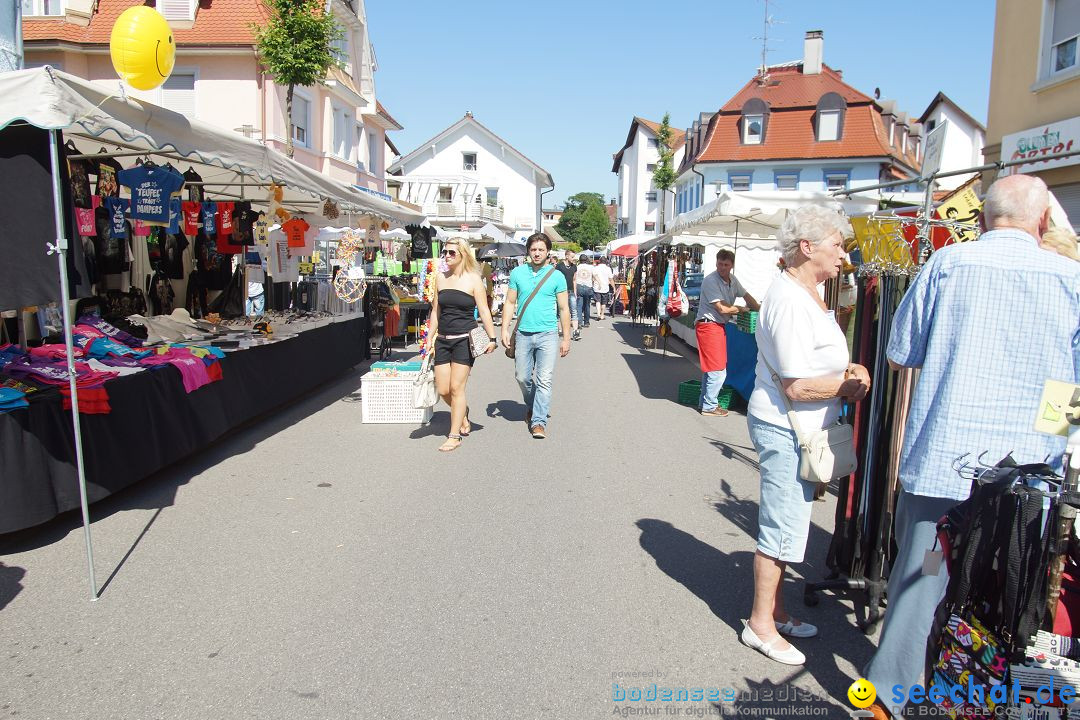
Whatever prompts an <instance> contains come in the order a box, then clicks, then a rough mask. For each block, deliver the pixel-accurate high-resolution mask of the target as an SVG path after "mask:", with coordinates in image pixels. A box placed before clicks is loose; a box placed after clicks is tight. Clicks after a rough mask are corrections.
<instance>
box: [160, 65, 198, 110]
mask: <svg viewBox="0 0 1080 720" xmlns="http://www.w3.org/2000/svg"><path fill="white" fill-rule="evenodd" d="M161 106H162V107H166V108H168V109H169V110H173V111H175V112H178V113H180V114H181V115H185V116H187V117H194V116H195V75H194V74H193V73H175V72H174V73H173V74H172V75H170V76H169V78H168V79H167V80H165V82H164V83H162V85H161Z"/></svg>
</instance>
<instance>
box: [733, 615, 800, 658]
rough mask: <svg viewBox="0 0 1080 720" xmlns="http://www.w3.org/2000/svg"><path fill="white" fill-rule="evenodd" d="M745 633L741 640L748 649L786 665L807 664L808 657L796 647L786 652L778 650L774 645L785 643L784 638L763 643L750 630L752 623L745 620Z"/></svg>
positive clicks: (776, 638)
mask: <svg viewBox="0 0 1080 720" xmlns="http://www.w3.org/2000/svg"><path fill="white" fill-rule="evenodd" d="M742 623H743V631H742V635H741V636H740V638H741V639H742V641H743V644H744V645H746V646H747V647H750V648H753V649H754V650H757V651H758V652H759V653H761V654H762V655H764V656H765V657H767V658H769V659H770V660H775V661H776V662H779V663H784V664H785V665H803V664H805V663H806V656H805V655H803V654H802V653H801V652H799V651H798V650H796V649H795V646H794V645H791V646H789V647H788V648H787V649H786V650H777V649H776V648H775V647H773V646H774V645H776V643H778V642H783V638H781V637H780V636H779V635H778V636H777V637H775V638H773V639H772V640H770V641H769V642H765V641H763V640H762V639H761V638H759V637H758V636H757V634H756V633H755V632H754V631H753V630H751V629H750V622H749V621H748V620H743V621H742Z"/></svg>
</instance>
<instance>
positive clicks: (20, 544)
mask: <svg viewBox="0 0 1080 720" xmlns="http://www.w3.org/2000/svg"><path fill="white" fill-rule="evenodd" d="M368 365H369V361H364V363H362V364H361V365H358V366H356V367H354V368H352V369H351V370H347V371H346V372H345V373H343V374H342V375H341V376H340V377H339V378H337V379H336V380H335V381H333V382H330V383H328V384H327V385H325V386H324V387H323V388H322V389H321V390H318V391H316V392H313V393H311V394H309V395H306V396H304V397H302V398H300V399H299V400H296V401H293V402H291V403H286V404H284V405H281V406H278V407H277V408H275V409H274V410H272V411H271V412H269V413H267V414H266V415H263V416H262V417H259V418H256V419H254V420H251V421H250V422H247V423H245V424H243V425H240V426H238V427H236V428H234V429H232V430H230V431H229V432H228V433H226V434H225V435H223V436H221V437H220V438H218V439H217V440H215V441H214V442H213V443H212V444H210V445H209V446H207V447H205V448H203V449H202V450H200V451H198V452H196V453H194V454H192V455H190V456H188V457H187V458H185V459H183V460H180V461H178V462H176V463H174V464H173V465H170V466H169V467H167V468H164V469H162V470H160V471H158V472H156V473H154V474H153V475H150V476H148V477H145V478H143V479H142V480H139V481H136V482H134V483H132V484H131V485H129V486H127V487H126V488H122V489H120V490H118V491H116V492H115V493H113V494H112V495H109V496H108V497H106V498H103V499H101V500H99V501H97V502H95V503H93V504H91V506H90V521H91V522H92V523H93V522H97V521H98V520H103V519H105V518H107V517H110V516H111V515H113V514H115V513H119V512H124V511H126V510H161V509H163V508H166V507H170V506H172V505H173V504H174V503H175V502H176V493H177V491H178V490H179V489H180V488H181V487H182V486H184V485H186V484H187V483H188V482H189V481H190V480H191V478H193V477H195V476H197V475H199V474H201V473H203V472H205V471H206V470H208V469H210V468H212V467H214V466H215V465H218V464H220V463H222V462H224V461H225V460H226V459H228V458H230V457H233V456H235V455H242V454H244V453H246V452H249V451H251V450H254V449H255V447H256V446H257V445H258V444H259V443H261V442H264V441H265V440H267V439H269V438H271V437H273V436H274V435H276V434H278V433H280V432H283V431H285V430H287V429H289V428H290V427H292V426H293V425H295V424H297V423H299V422H301V421H302V420H304V419H305V418H307V417H309V416H311V415H314V414H315V413H317V412H319V411H320V410H322V409H324V408H326V407H328V406H330V405H332V404H333V403H335V402H339V401H349V399H350V398H352V397H354V396H355V395H356V391H357V390H358V388H359V386H360V375H361V374H363V372H365V371H366V369H367V367H368ZM156 518H157V514H155V515H154V519H156ZM152 522H153V520H151V523H152ZM81 526H82V511H81V510H80V509H74V510H69V511H67V512H65V513H61V514H60V515H57V516H56V517H54V518H53V519H51V520H49V521H47V522H45V523H42V524H41V525H37V526H35V527H32V528H26V529H24V530H17V531H15V532H12V533H6V534H4V535H0V554H8V553H17V552H26V551H28V550H34V549H37V548H41V547H45V546H46V545H51V544H52V543H54V542H57V541H59V540H62V539H63V538H64V537H66V536H67V535H68V534H70V533H71V532H73V531H75V530H77V529H78V528H79V527H81ZM148 529H149V525H147V527H146V528H144V529H143V531H142V532H141V533H140V534H139V536H138V538H137V539H135V541H134V543H133V545H132V549H134V547H135V545H137V544H138V542H139V541H140V540H141V539H142V537H143V536H144V535H145V534H146V532H147V530H148ZM128 554H130V552H129V553H128ZM126 559H127V555H125V560H126ZM122 563H123V561H121V564H122ZM110 579H111V578H110Z"/></svg>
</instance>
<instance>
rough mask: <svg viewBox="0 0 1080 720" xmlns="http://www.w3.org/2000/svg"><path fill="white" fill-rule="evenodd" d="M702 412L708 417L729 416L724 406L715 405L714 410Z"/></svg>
mask: <svg viewBox="0 0 1080 720" xmlns="http://www.w3.org/2000/svg"><path fill="white" fill-rule="evenodd" d="M701 414H702V415H705V416H706V417H727V415H728V412H727V410H725V409H724V408H722V407H715V408H713V409H712V410H702V411H701Z"/></svg>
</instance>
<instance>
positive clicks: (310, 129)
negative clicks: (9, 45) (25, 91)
mask: <svg viewBox="0 0 1080 720" xmlns="http://www.w3.org/2000/svg"><path fill="white" fill-rule="evenodd" d="M21 2H22V10H23V52H24V56H25V66H26V67H40V66H42V65H51V66H53V67H55V68H57V69H59V70H63V71H64V72H67V73H70V74H72V75H77V76H79V77H82V78H85V79H87V80H90V81H93V82H95V83H98V84H100V85H102V86H103V87H107V88H109V89H110V90H115V89H116V88H117V87H118V83H119V82H120V81H119V79H118V78H117V76H116V71H115V70H114V69H113V67H112V61H111V59H110V57H109V36H110V34H111V32H112V27H113V24H114V23H115V22H116V18H117V17H118V16H119V15H120V14H121V13H122V12H123V11H124V10H126V9H128V8H129V7H132V6H135V5H143V4H156V6H157V9H158V11H159V12H161V13H162V14H163V15H164V16H165V17H166V19H167V20H168V21H169V25H170V26H171V27H172V28H173V36H174V38H175V40H176V65H175V68H174V69H173V72H172V75H171V76H170V77H169V78H168V80H166V81H165V83H164V84H163V85H162V86H161V87H159V88H156V89H154V90H150V91H145V92H144V91H140V90H135V89H134V88H130V87H127V88H125V91H126V93H127V94H128V95H129V96H131V97H135V98H139V99H142V100H145V101H147V102H150V103H153V104H155V105H160V106H162V107H165V108H168V109H170V110H175V111H177V112H180V113H183V114H184V115H187V116H189V117H195V118H198V119H199V120H202V121H205V122H208V123H211V124H213V125H217V126H219V127H223V128H228V129H230V130H235V131H236V132H240V133H243V134H244V135H246V136H248V137H252V138H255V139H257V140H260V141H262V142H264V143H265V144H267V145H269V146H271V147H273V148H274V149H276V150H279V151H282V152H284V151H285V147H286V142H287V138H288V134H289V123H288V122H287V120H286V115H285V107H286V103H285V95H286V88H285V87H282V86H280V85H277V84H276V83H275V82H274V81H273V78H271V77H270V76H269V74H268V73H267V71H266V69H265V68H263V67H262V66H261V65H260V63H259V59H258V56H257V53H256V49H255V37H254V35H253V34H252V31H251V27H252V26H253V25H262V24H265V23H266V21H267V17H268V11H267V9H266V6H265V5H264V4H263V2H262V0H214V1H213V2H200V1H199V0H150V2H148V3H144V2H143V0H21ZM328 7H329V9H330V11H331V12H333V13H334V16H335V18H336V19H337V22H338V25H339V26H340V27H341V29H342V33H343V37H342V39H341V40H340V41H338V42H337V43H336V44H335V46H334V54H335V56H336V57H337V60H338V62H339V64H340V67H335V68H331V70H330V71H329V73H328V74H327V77H326V80H325V82H324V83H323V84H321V85H319V86H316V87H304V88H301V87H298V88H296V89H295V91H294V95H293V114H292V117H293V142H294V148H295V150H294V156H293V157H294V159H295V160H296V161H298V162H300V163H303V164H304V165H307V166H308V167H311V168H314V169H316V170H318V171H320V172H322V173H324V174H326V175H329V176H330V177H333V178H335V179H337V180H339V181H341V182H344V183H348V184H353V185H357V186H359V187H362V188H365V189H368V190H373V191H377V192H385V191H386V182H385V177H384V176H385V169H386V162H385V151H386V150H385V149H386V139H387V137H386V133H387V132H389V131H393V130H401V129H402V128H401V125H400V124H398V122H397V121H396V120H394V118H393V117H392V116H391V115H390V114H389V113H388V112H387V111H386V110H385V109H384V108H383V107H382V105H381V104H380V103H379V102H378V100H377V99H376V97H375V70H376V63H375V55H374V51H373V50H372V47H371V42H370V39H369V37H368V27H367V16H366V12H365V8H364V2H363V0H347V1H346V0H329V2H328Z"/></svg>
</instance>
